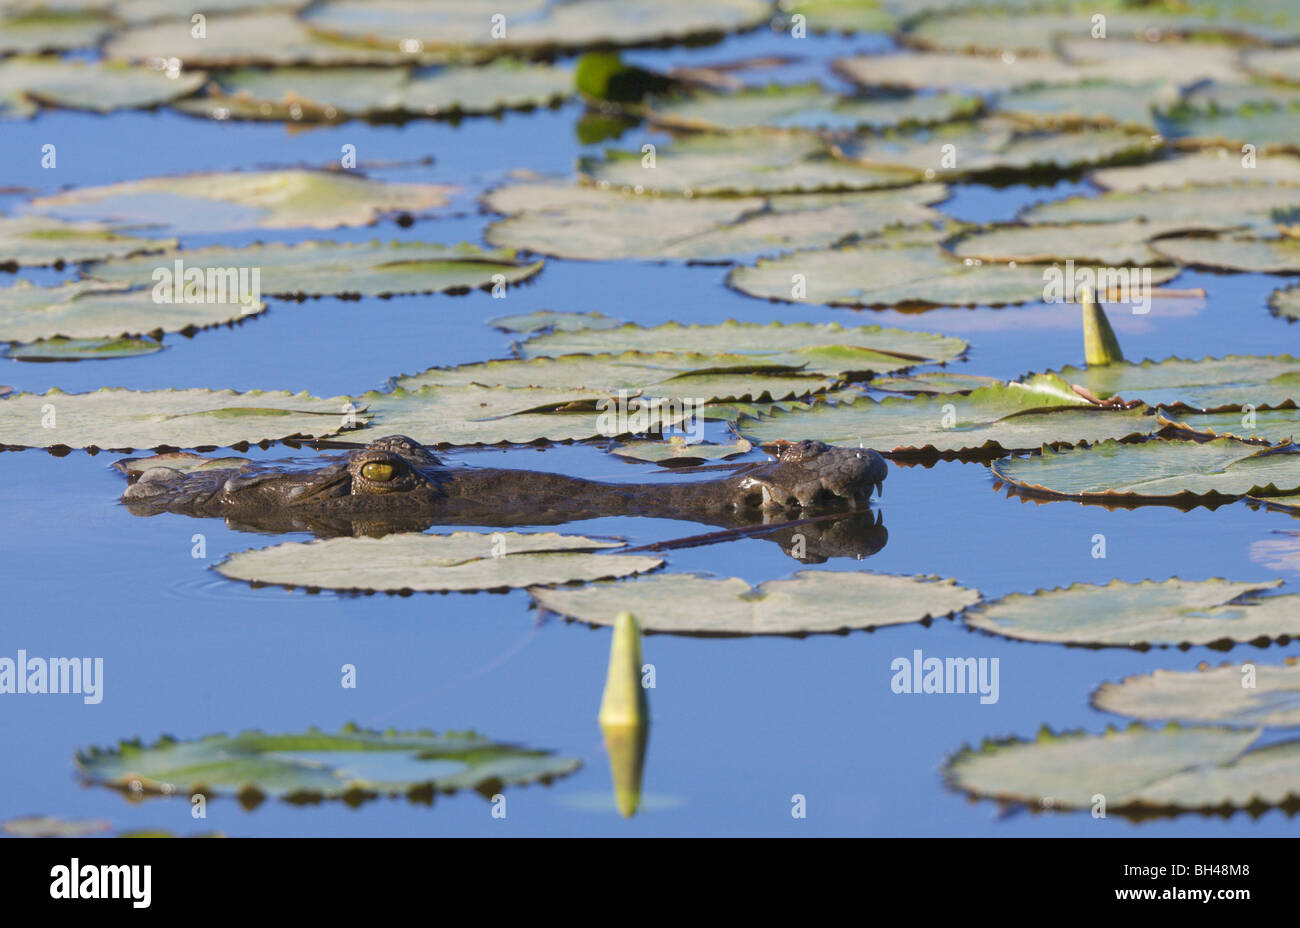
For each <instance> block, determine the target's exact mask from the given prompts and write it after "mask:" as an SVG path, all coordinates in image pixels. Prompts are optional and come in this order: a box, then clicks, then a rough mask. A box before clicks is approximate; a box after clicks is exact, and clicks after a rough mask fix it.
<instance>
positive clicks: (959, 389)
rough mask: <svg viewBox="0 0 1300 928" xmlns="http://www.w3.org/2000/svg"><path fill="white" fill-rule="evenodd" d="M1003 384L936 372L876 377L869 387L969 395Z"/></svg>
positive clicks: (988, 378)
mask: <svg viewBox="0 0 1300 928" xmlns="http://www.w3.org/2000/svg"><path fill="white" fill-rule="evenodd" d="M1002 383H1003V381H1001V380H999V379H998V378H996V377H983V376H980V375H978V374H959V373H953V372H950V371H934V372H932V373H922V374H911V375H908V376H905V377H876V378H873V379H872V380H871V381H870V382H869V383H868V384H867V386H868V387H869V388H870V389H872V390H881V391H883V392H885V393H969V392H971V391H972V390H977V389H979V388H980V387H993V386H998V385H1000V384H1002Z"/></svg>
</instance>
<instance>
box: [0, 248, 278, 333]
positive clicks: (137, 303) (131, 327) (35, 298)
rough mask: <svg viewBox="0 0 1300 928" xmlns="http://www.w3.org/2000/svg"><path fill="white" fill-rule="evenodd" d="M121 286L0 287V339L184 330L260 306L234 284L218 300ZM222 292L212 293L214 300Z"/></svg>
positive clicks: (86, 282) (216, 322) (86, 283)
mask: <svg viewBox="0 0 1300 928" xmlns="http://www.w3.org/2000/svg"><path fill="white" fill-rule="evenodd" d="M146 260H147V262H156V261H157V260H158V259H157V258H156V257H154V258H148V259H146ZM155 266H156V265H155ZM127 286H128V285H127V284H125V283H115V282H101V281H93V280H74V281H65V282H63V283H61V284H59V285H57V286H54V287H38V286H35V285H34V284H32V283H31V282H30V281H27V280H19V281H17V282H16V283H14V284H11V285H10V286H8V287H0V341H15V342H22V341H33V340H35V339H38V338H49V337H51V336H55V335H62V336H64V337H65V338H87V339H100V338H117V337H118V336H121V335H141V334H146V333H150V332H187V331H193V330H196V329H201V328H206V327H208V326H213V325H220V324H221V323H223V322H232V321H234V320H237V319H241V318H244V317H246V316H254V315H257V314H258V313H260V312H262V311H263V310H264V309H266V304H265V303H262V302H260V301H256V302H248V303H244V302H241V300H240V294H239V293H238V292H237V290H238V288H235V290H231V291H227V292H226V293H225V294H224V296H225V297H226V299H225V300H223V301H222V302H216V300H215V299H214V300H213V301H212V302H207V301H205V302H201V303H184V302H170V303H156V302H154V299H153V291H152V290H151V289H142V288H137V289H127ZM222 295H223V294H220V293H213V297H214V298H215V297H217V296H222Z"/></svg>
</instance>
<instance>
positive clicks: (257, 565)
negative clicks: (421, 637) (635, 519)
mask: <svg viewBox="0 0 1300 928" xmlns="http://www.w3.org/2000/svg"><path fill="white" fill-rule="evenodd" d="M622 546H623V542H621V541H610V540H607V539H606V540H602V539H597V538H585V537H583V536H581V535H560V534H556V533H555V532H539V533H536V534H521V533H519V532H492V533H489V532H452V533H451V534H450V535H422V534H419V533H417V532H405V533H401V534H396V535H385V536H383V537H382V538H365V537H358V538H329V539H324V540H320V539H318V540H316V541H307V542H297V541H294V542H286V543H284V544H280V545H275V546H274V547H270V548H255V549H252V550H249V551H241V552H238V553H236V554H232V555H230V557H228V558H226V559H225V560H224V561H222V562H221V563H220V564H218V565H217V566H216V570H217V572H218V573H220V574H222V575H223V576H226V577H230V578H231V579H232V580H247V581H249V582H252V583H257V584H277V585H281V586H286V587H306V588H307V589H312V590H362V591H366V592H370V591H383V592H389V593H398V592H406V591H417V592H427V593H443V592H451V591H462V592H467V591H471V590H496V589H505V588H508V587H529V586H536V585H538V584H543V583H546V584H549V583H573V582H576V581H584V580H602V579H606V578H608V577H624V576H627V575H629V574H638V573H644V572H646V571H648V570H654V569H655V568H656V567H660V566H662V565H663V559H662V558H658V557H648V556H646V555H633V554H599V553H597V552H599V551H602V550H605V549H609V548H619V547H622ZM494 552H498V553H495V554H494Z"/></svg>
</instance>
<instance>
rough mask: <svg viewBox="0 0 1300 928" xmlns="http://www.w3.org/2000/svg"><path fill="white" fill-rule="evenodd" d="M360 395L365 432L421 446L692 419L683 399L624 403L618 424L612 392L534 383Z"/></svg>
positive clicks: (594, 433)
mask: <svg viewBox="0 0 1300 928" xmlns="http://www.w3.org/2000/svg"><path fill="white" fill-rule="evenodd" d="M359 402H360V403H362V404H364V405H365V406H366V408H367V409H368V410H369V411H370V412H371V413H372V414H373V415H374V416H375V420H374V423H373V427H372V429H371V431H370V432H369V433H366V434H364V435H362V436H360V439H359V440H362V441H365V440H368V438H369V435H370V434H376V435H377V434H378V433H376V432H374V429H378V430H380V432H382V434H384V435H392V434H402V435H409V436H410V437H412V438H414V439H415V440H416V441H418V442H420V443H421V444H425V445H431V446H432V445H495V444H503V443H511V444H527V443H529V442H543V441H545V442H560V441H585V440H586V439H589V438H601V437H604V438H616V437H618V436H619V435H622V434H638V433H643V432H650V431H656V430H658V429H660V428H663V427H665V426H669V425H676V424H678V423H680V422H683V421H685V420H687V419H690V418H691V417H692V415H693V413H694V409H693V408H685V407H684V406H682V405H680V404H669V403H665V404H654V403H653V402H651V401H648V400H647V401H646V402H644V403H642V401H641V400H639V399H638V400H635V403H636V408H635V409H634V408H633V402H634V401H633V400H631V399H629V400H628V402H627V404H626V409H627V419H626V421H625V422H624V423H622V424H620V421H619V419H618V403H617V395H616V394H615V396H614V397H611V395H610V393H609V391H607V390H586V389H579V388H567V389H546V388H534V387H518V388H501V387H483V386H427V387H421V388H420V389H418V390H403V389H397V390H394V391H393V392H392V393H377V392H371V393H366V394H364V395H363V396H361V397H360V399H359Z"/></svg>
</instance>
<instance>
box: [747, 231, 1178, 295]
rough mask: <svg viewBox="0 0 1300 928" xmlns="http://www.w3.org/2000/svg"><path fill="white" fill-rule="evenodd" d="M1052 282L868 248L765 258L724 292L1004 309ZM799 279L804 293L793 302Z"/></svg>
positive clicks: (918, 253) (915, 248)
mask: <svg viewBox="0 0 1300 928" xmlns="http://www.w3.org/2000/svg"><path fill="white" fill-rule="evenodd" d="M1178 273H1179V271H1178V269H1177V268H1152V269H1151V282H1152V284H1161V283H1164V282H1166V281H1168V280H1172V279H1173V278H1174V277H1176V276H1178ZM796 275H797V276H796ZM1049 275H1050V269H1049V268H1048V267H1047V266H1045V265H1041V264H1016V265H1014V266H1013V265H1011V264H980V263H979V262H978V261H977V260H976V259H973V258H971V259H959V258H956V257H954V256H953V255H951V254H949V253H948V252H946V251H944V250H943V249H941V248H938V247H935V246H933V245H905V246H898V247H893V248H881V247H877V246H875V245H874V244H873V243H871V242H866V243H863V244H858V245H846V246H843V247H840V248H825V249H813V250H810V251H797V252H794V253H793V254H789V255H785V256H783V257H780V258H763V259H760V260H759V261H757V262H756V263H755V264H753V265H745V266H741V267H737V268H735V269H733V270H732V271H731V273H729V274H728V275H727V285H728V286H730V287H732V288H734V289H736V290H739V291H740V292H741V293H746V294H748V295H750V296H756V297H759V298H761V299H766V300H780V301H782V302H787V303H825V304H829V305H831V306H899V305H924V306H976V305H980V306H1007V305H1011V304H1017V303H1031V302H1038V301H1040V300H1042V299H1044V297H1045V295H1046V294H1047V284H1048V282H1049ZM800 278H802V284H803V286H802V292H801V293H800V294H799V295H796V284H797V283H799V280H800Z"/></svg>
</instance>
